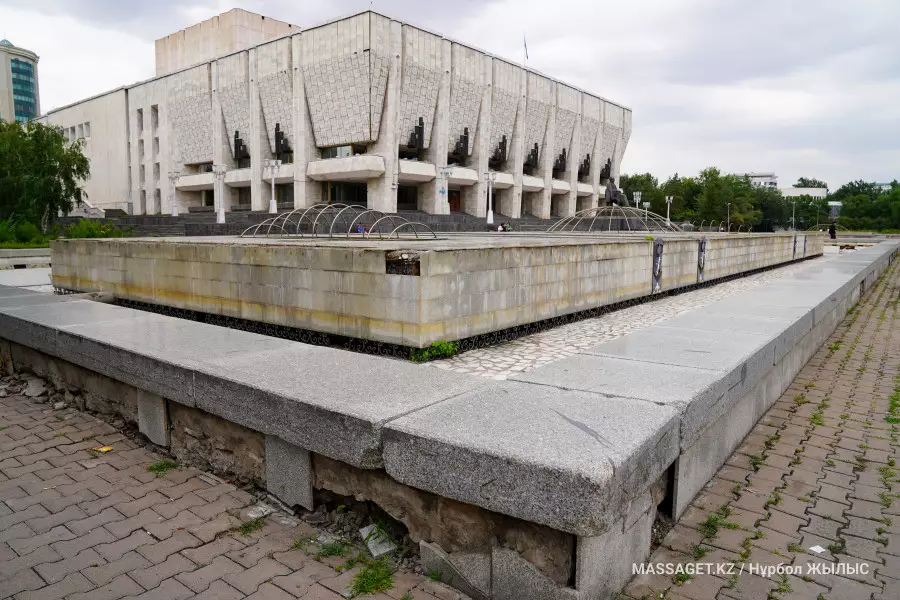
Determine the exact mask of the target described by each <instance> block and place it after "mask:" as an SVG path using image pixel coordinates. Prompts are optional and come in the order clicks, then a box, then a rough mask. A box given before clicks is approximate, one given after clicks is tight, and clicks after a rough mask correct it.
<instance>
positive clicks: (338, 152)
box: [322, 144, 366, 159]
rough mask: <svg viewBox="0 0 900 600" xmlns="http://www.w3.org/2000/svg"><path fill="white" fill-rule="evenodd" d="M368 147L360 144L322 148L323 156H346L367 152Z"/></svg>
mask: <svg viewBox="0 0 900 600" xmlns="http://www.w3.org/2000/svg"><path fill="white" fill-rule="evenodd" d="M365 153H366V147H365V146H363V145H359V144H352V145H350V146H333V147H331V148H322V158H323V159H325V158H344V157H347V156H355V155H356V154H365Z"/></svg>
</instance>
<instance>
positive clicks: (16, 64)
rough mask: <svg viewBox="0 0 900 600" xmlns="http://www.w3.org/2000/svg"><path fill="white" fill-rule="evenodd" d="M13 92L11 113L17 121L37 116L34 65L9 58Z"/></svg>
mask: <svg viewBox="0 0 900 600" xmlns="http://www.w3.org/2000/svg"><path fill="white" fill-rule="evenodd" d="M9 70H10V75H11V83H12V86H11V87H12V93H13V113H14V115H15V118H16V120H17V121H28V120H30V119H34V118H35V117H37V116H38V115H37V92H36V90H35V86H34V65H32V64H31V63H28V62H25V61H23V60H19V59H18V58H14V59H12V60H10V64H9Z"/></svg>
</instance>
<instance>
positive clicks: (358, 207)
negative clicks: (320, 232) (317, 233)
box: [328, 204, 366, 238]
mask: <svg viewBox="0 0 900 600" xmlns="http://www.w3.org/2000/svg"><path fill="white" fill-rule="evenodd" d="M346 210H361V211H363V212H365V211H366V207H365V206H361V205H359V204H349V205H347V206H345V207H344V208H342V209H341V210H339V211H338V212H337V214H336V215H334V219H332V220H331V227H330V228H329V229H328V237H329V238H333V237H334V224H335V223H337V219H338V217H341V220H342V221H343V222H344V224H345V225H346V224H347V219H345V218H344V217H342V216H341V215H342V213H343V212H344V211H346ZM347 234H348V235H349V234H350V229H347Z"/></svg>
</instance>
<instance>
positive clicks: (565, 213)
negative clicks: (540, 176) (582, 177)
mask: <svg viewBox="0 0 900 600" xmlns="http://www.w3.org/2000/svg"><path fill="white" fill-rule="evenodd" d="M557 102H558V100H557ZM582 106H583V105H582V101H581V94H579V95H578V114H577V115H576V116H575V126H574V127H572V139H571V140H570V141H569V146H568V148H567V149H566V157H567V162H566V175H565V177H566V181H568V182H569V193H568V194H566V197H565V200H564V201H563V202H562V203H561V204H560V206H559V216H560V217H570V216H572V215H573V214H575V211H576V210H577V205H578V157H579V156H581V115H582ZM557 154H559V152H558V151H557Z"/></svg>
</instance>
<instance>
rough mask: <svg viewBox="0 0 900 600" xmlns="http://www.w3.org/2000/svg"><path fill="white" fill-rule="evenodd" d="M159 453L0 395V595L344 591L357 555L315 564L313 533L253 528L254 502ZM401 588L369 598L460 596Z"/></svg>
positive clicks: (421, 582) (414, 583) (94, 599)
mask: <svg viewBox="0 0 900 600" xmlns="http://www.w3.org/2000/svg"><path fill="white" fill-rule="evenodd" d="M2 387H4V386H3V384H2V383H0V388H2ZM6 393H7V392H6V391H5V390H0V396H5V395H6ZM106 445H109V446H112V448H113V450H112V451H109V452H106V453H102V454H100V453H97V452H96V451H94V450H93V449H95V448H99V447H103V446H106ZM162 458H163V457H161V456H159V455H156V454H154V453H153V452H151V451H148V450H147V449H145V448H143V447H139V446H137V445H136V444H135V443H133V442H132V441H130V440H129V439H128V438H126V437H124V436H123V435H122V434H121V433H119V432H117V431H116V430H115V429H114V428H113V427H111V426H110V425H108V424H106V423H104V422H103V421H99V420H97V419H95V418H94V417H92V416H90V415H87V414H84V413H79V412H78V411H75V410H73V409H63V410H53V409H52V408H50V407H48V405H47V404H35V403H34V402H33V401H32V400H29V399H26V398H24V397H22V396H18V395H10V396H8V397H2V398H0V598H15V600H26V599H27V600H32V599H46V600H49V599H56V598H66V599H71V600H115V599H118V598H123V597H127V598H140V599H142V600H150V599H158V600H181V599H185V598H197V599H198V600H199V599H201V598H202V599H212V598H218V599H223V600H231V599H239V598H248V599H253V600H263V599H266V600H290V599H293V598H304V599H305V600H338V599H340V598H342V597H343V596H342V594H346V590H347V588H348V585H349V584H350V582H351V580H352V579H353V578H354V576H355V575H356V574H357V573H358V572H359V571H360V567H359V566H356V567H353V568H346V569H341V568H337V567H340V566H341V565H342V564H344V563H346V562H347V560H348V558H349V557H350V556H351V555H349V554H348V555H347V556H346V557H344V558H342V557H338V556H331V557H328V558H320V559H319V560H316V558H315V556H316V554H319V553H321V552H322V550H323V549H324V548H325V546H324V544H325V540H324V538H323V537H316V536H318V535H319V534H320V532H319V531H317V530H316V529H315V528H313V527H312V526H310V525H309V524H307V523H305V522H302V521H299V520H297V519H295V518H293V517H288V516H285V515H280V514H279V513H272V514H269V515H268V516H265V517H261V518H259V519H258V520H254V519H253V517H254V515H255V514H257V513H254V512H253V510H254V509H257V510H258V505H256V504H254V499H253V497H252V496H251V495H250V494H248V493H246V492H244V491H242V490H240V489H237V488H236V487H235V486H233V485H231V484H229V483H226V482H223V481H221V480H219V479H216V478H214V477H212V476H210V475H207V474H204V473H202V472H200V471H197V470H194V469H188V468H179V469H175V470H170V471H168V472H165V473H163V474H160V475H157V474H155V473H153V472H149V471H148V466H150V465H152V464H154V463H157V461H160V460H161V459H162ZM256 527H261V528H260V529H258V530H255V531H253V530H254V529H255V528H256ZM241 529H243V532H242V531H241ZM315 540H317V541H315ZM317 542H318V544H323V545H317ZM327 553H328V552H326V554H327ZM393 582H394V586H393V588H392V589H390V590H388V591H387V592H385V593H380V594H377V595H375V596H366V597H367V598H378V599H381V600H398V599H400V598H403V600H412V599H415V600H434V599H435V598H441V599H443V600H456V599H459V598H462V596H461V595H459V594H457V593H456V592H454V591H452V590H451V589H450V588H447V587H446V586H444V585H443V584H440V583H436V582H433V581H430V580H426V579H424V578H423V577H422V576H420V575H415V574H412V573H409V572H403V571H400V572H396V573H394V576H393Z"/></svg>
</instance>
